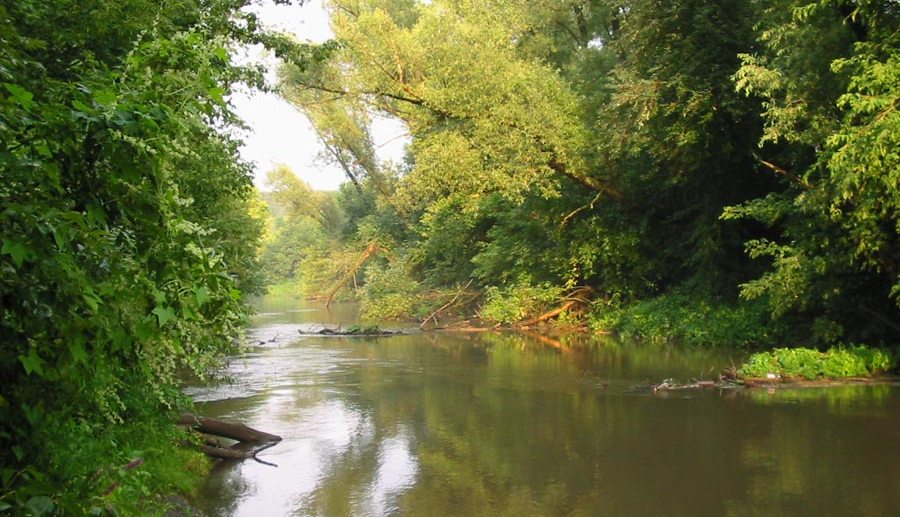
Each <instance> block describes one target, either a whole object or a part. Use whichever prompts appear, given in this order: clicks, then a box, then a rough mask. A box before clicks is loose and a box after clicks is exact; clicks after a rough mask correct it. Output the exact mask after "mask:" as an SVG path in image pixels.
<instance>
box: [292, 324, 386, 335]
mask: <svg viewBox="0 0 900 517" xmlns="http://www.w3.org/2000/svg"><path fill="white" fill-rule="evenodd" d="M298 332H300V335H301V336H349V337H385V336H399V335H401V334H403V331H402V330H382V329H380V328H378V327H370V328H367V327H357V326H353V327H348V328H347V329H343V328H341V327H338V328H336V329H333V328H328V327H325V328H322V329H319V330H317V331H315V332H304V331H303V330H300V331H298Z"/></svg>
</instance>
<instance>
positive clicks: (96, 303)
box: [81, 289, 101, 314]
mask: <svg viewBox="0 0 900 517" xmlns="http://www.w3.org/2000/svg"><path fill="white" fill-rule="evenodd" d="M81 297H82V298H83V299H84V303H86V304H87V305H88V307H90V309H91V312H93V313H95V314H96V313H97V309H98V308H99V307H100V301H101V300H100V297H99V296H97V295H96V294H95V293H94V291H92V290H90V289H88V290H87V292H84V293H82V294H81Z"/></svg>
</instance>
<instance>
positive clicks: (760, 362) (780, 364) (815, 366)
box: [738, 346, 896, 379]
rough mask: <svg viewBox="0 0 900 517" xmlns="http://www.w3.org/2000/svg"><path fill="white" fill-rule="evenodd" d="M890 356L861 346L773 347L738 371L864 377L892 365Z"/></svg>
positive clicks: (807, 376)
mask: <svg viewBox="0 0 900 517" xmlns="http://www.w3.org/2000/svg"><path fill="white" fill-rule="evenodd" d="M895 363H896V358H895V357H893V356H892V355H891V354H890V353H888V352H886V351H884V350H879V349H872V348H868V347H864V346H852V347H848V348H829V349H828V350H826V351H825V352H820V351H818V350H812V349H809V348H776V349H775V350H772V351H769V352H757V353H755V354H753V355H752V356H750V358H749V359H748V360H747V362H746V363H745V364H744V365H742V366H741V368H740V369H739V370H738V374H740V375H741V376H743V377H763V378H781V377H803V378H805V379H819V378H823V377H825V378H830V379H840V378H844V377H866V376H869V375H873V374H879V373H884V372H887V371H889V370H890V369H891V368H894V367H895V366H896V364H895Z"/></svg>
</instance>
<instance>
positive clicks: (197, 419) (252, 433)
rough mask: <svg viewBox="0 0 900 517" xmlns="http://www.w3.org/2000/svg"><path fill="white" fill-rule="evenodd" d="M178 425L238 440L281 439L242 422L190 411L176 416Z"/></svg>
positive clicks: (257, 441) (263, 440)
mask: <svg viewBox="0 0 900 517" xmlns="http://www.w3.org/2000/svg"><path fill="white" fill-rule="evenodd" d="M178 425H186V426H190V427H191V428H193V429H196V430H197V431H200V432H201V433H206V434H212V435H215V436H222V437H224V438H231V439H232V440H237V441H239V442H254V443H267V442H280V441H281V437H280V436H277V435H274V434H269V433H266V432H263V431H259V430H257V429H253V428H252V427H247V426H246V425H244V424H240V423H233V422H225V421H224V420H219V419H217V418H209V417H202V416H197V415H192V414H190V413H183V414H182V415H181V416H180V417H179V418H178Z"/></svg>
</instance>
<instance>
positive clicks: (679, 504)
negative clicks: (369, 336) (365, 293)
mask: <svg viewBox="0 0 900 517" xmlns="http://www.w3.org/2000/svg"><path fill="white" fill-rule="evenodd" d="M430 338H431V341H430V342H429V341H426V340H424V339H423V337H420V336H403V337H399V338H391V339H385V340H378V341H373V342H365V343H363V342H358V343H357V342H354V343H353V344H352V345H347V346H353V347H355V348H354V349H353V355H354V358H355V359H364V360H362V361H358V362H356V363H355V365H356V366H354V367H353V368H350V369H345V370H343V371H342V373H341V376H340V378H339V379H338V384H339V385H340V386H341V387H340V389H336V390H333V391H332V390H329V391H328V398H329V399H330V400H332V401H335V402H337V403H339V404H341V405H342V406H343V407H345V408H346V409H347V411H349V412H352V413H354V414H357V415H361V418H360V423H359V424H358V425H357V426H356V428H355V429H354V430H353V432H352V438H351V439H350V440H349V444H348V445H347V446H346V447H343V448H342V449H340V450H335V451H334V452H333V453H332V454H331V455H330V456H327V457H326V458H323V461H322V463H323V465H325V467H324V471H323V472H322V474H321V477H320V479H319V482H318V484H317V487H316V489H315V491H314V492H313V493H311V494H310V495H309V496H308V497H306V498H304V499H303V501H302V502H301V503H300V504H299V505H298V507H297V511H298V513H300V514H303V515H369V514H373V513H376V512H377V511H383V512H384V513H388V514H391V513H397V514H403V515H513V514H515V515H516V516H517V517H519V516H528V515H663V514H665V515H756V514H762V513H766V514H767V515H768V514H775V515H777V514H785V513H789V512H792V513H795V514H797V515H808V514H816V513H819V514H822V515H835V514H845V515H878V514H879V512H881V513H884V510H885V509H887V508H897V507H900V473H898V472H897V471H896V459H897V458H896V454H894V455H893V457H892V454H891V451H893V447H892V446H891V445H890V444H891V443H896V441H897V439H898V438H900V425H898V423H900V411H897V409H900V408H898V405H900V395H898V392H897V390H898V388H896V387H888V386H883V387H862V388H858V387H850V388H848V389H837V390H835V389H829V390H803V391H799V392H789V391H782V392H775V393H774V394H769V393H767V392H765V391H758V390H753V391H746V392H729V393H726V394H723V395H719V394H717V393H714V392H704V393H693V394H671V395H670V396H669V397H665V398H663V397H654V396H652V395H650V394H649V393H647V392H646V391H644V392H637V393H629V392H627V391H624V390H618V391H616V390H613V389H612V386H610V387H609V388H605V387H603V386H601V385H599V384H598V383H597V382H596V381H597V380H598V379H616V378H619V379H622V381H621V382H623V383H624V382H626V381H625V380H627V379H631V380H629V381H628V382H640V381H639V379H641V378H644V377H652V376H654V375H656V373H655V372H657V371H666V370H667V365H669V367H668V370H669V371H672V370H681V371H691V370H692V369H697V368H704V367H706V365H708V364H711V363H714V362H716V361H721V360H722V359H721V357H724V356H722V355H716V354H717V353H714V354H713V355H709V353H707V352H702V351H687V352H684V351H682V352H679V351H677V350H676V351H671V350H668V349H667V350H663V349H659V348H658V347H633V346H628V345H621V344H614V343H612V344H596V343H595V344H584V343H580V342H578V341H577V339H572V340H569V341H567V340H565V339H561V340H559V342H560V344H561V345H562V347H555V346H548V345H547V344H546V343H542V342H541V341H540V340H536V339H534V338H529V337H522V336H517V335H477V336H471V335H466V336H458V335H451V334H444V335H437V336H430ZM341 346H344V345H341ZM679 354H682V355H679ZM726 364H727V363H726ZM659 377H660V378H661V377H662V375H660V376H659ZM873 437H877V438H878V439H873ZM892 439H893V441H891V440H892ZM388 442H390V443H388ZM398 443H401V444H403V445H402V446H403V447H406V450H408V451H409V453H410V455H411V456H412V458H413V461H415V463H416V465H415V468H414V469H413V472H414V474H413V475H414V477H413V478H412V479H410V480H409V482H410V484H411V486H409V487H405V488H401V487H397V489H396V490H395V492H394V493H393V494H391V493H388V494H382V495H384V496H385V497H386V499H387V501H386V503H387V504H386V505H385V506H384V507H377V508H376V505H375V503H374V500H373V487H376V486H378V487H381V488H384V487H385V486H386V483H384V480H383V479H382V480H379V477H380V476H381V475H382V474H384V472H383V469H382V467H383V463H384V461H385V460H384V457H385V454H386V449H388V448H390V447H396V446H397V444H398ZM388 485H389V484H388ZM223 493H224V492H223ZM223 508H224V506H223ZM379 508H380V510H379Z"/></svg>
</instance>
